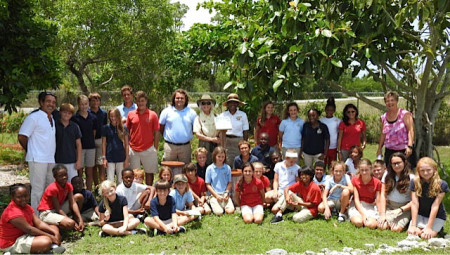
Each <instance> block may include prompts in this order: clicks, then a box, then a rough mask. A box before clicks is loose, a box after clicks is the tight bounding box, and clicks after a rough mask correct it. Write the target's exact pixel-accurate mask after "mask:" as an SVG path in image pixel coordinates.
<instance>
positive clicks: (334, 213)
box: [331, 208, 339, 216]
mask: <svg viewBox="0 0 450 255" xmlns="http://www.w3.org/2000/svg"><path fill="white" fill-rule="evenodd" d="M331 215H332V216H339V213H338V212H337V210H336V208H333V209H331Z"/></svg>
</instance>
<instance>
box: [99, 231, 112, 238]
mask: <svg viewBox="0 0 450 255" xmlns="http://www.w3.org/2000/svg"><path fill="white" fill-rule="evenodd" d="M98 236H100V237H107V236H109V235H108V234H106V233H105V232H103V231H100V232H98Z"/></svg>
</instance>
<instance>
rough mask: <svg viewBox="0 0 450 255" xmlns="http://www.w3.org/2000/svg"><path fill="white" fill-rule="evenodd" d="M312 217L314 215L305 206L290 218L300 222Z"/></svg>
mask: <svg viewBox="0 0 450 255" xmlns="http://www.w3.org/2000/svg"><path fill="white" fill-rule="evenodd" d="M312 218H314V216H313V215H312V213H311V211H310V210H309V209H308V208H306V207H304V208H303V209H301V210H300V212H298V213H296V214H294V215H293V216H292V220H293V221H294V222H297V223H302V222H305V221H307V220H310V219H312Z"/></svg>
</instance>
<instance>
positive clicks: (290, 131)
mask: <svg viewBox="0 0 450 255" xmlns="http://www.w3.org/2000/svg"><path fill="white" fill-rule="evenodd" d="M304 124H305V122H304V121H303V120H302V119H300V118H297V119H296V120H295V121H293V120H291V118H287V119H285V120H282V121H281V124H280V127H279V130H280V131H281V132H283V139H282V144H281V146H282V147H283V148H287V149H289V148H300V147H302V129H303V125H304Z"/></svg>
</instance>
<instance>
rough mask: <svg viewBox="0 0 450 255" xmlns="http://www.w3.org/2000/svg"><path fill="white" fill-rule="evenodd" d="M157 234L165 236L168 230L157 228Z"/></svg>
mask: <svg viewBox="0 0 450 255" xmlns="http://www.w3.org/2000/svg"><path fill="white" fill-rule="evenodd" d="M156 235H157V236H165V235H166V232H164V231H161V230H159V229H157V230H156Z"/></svg>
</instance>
